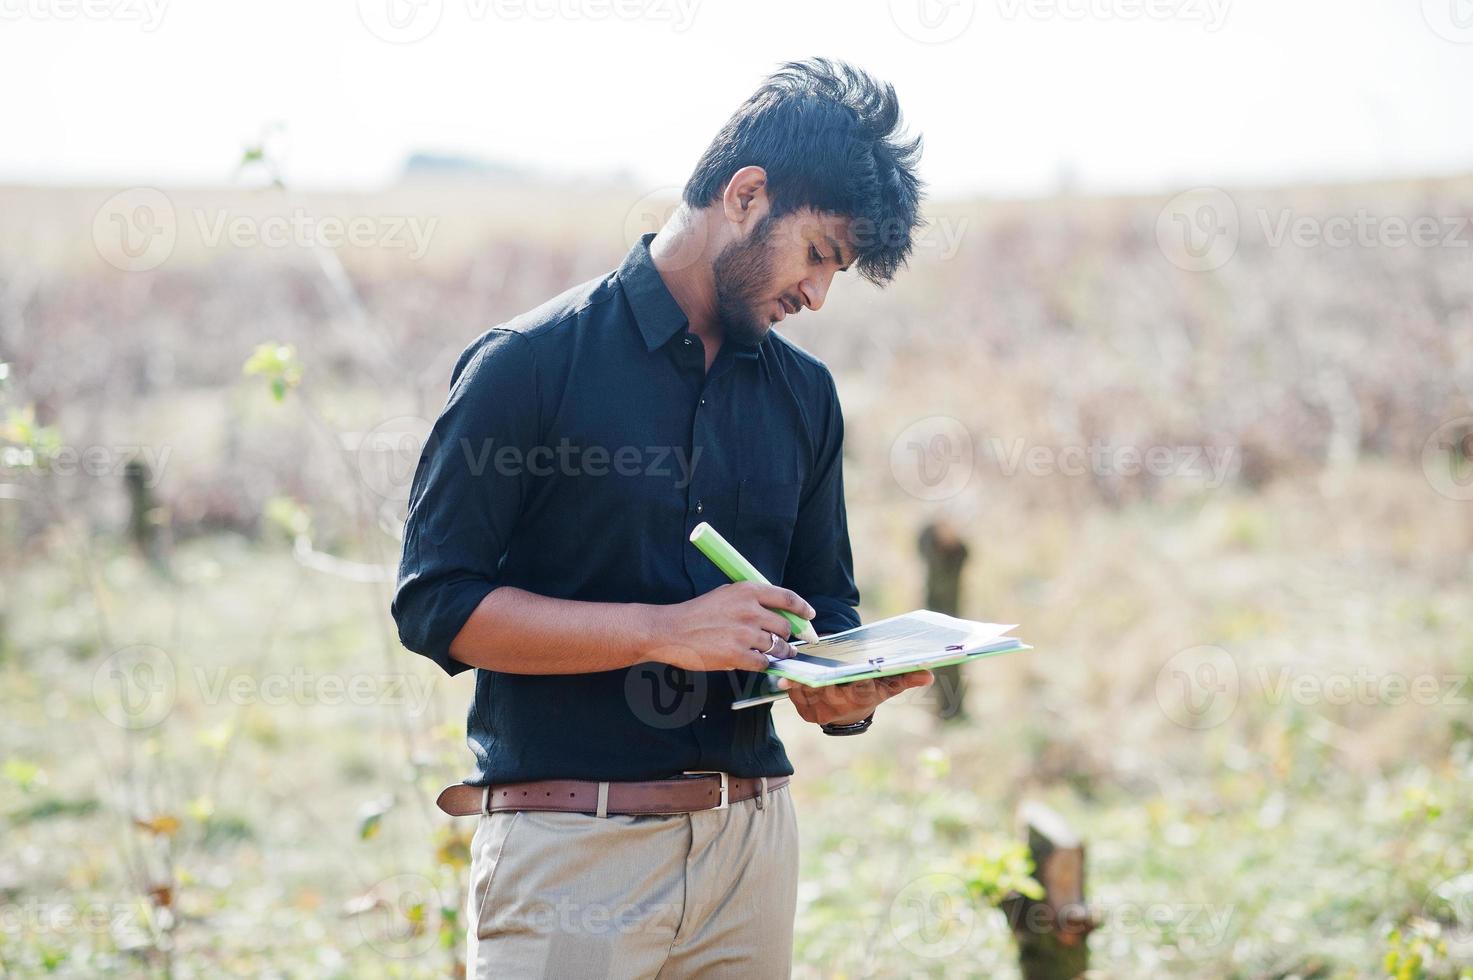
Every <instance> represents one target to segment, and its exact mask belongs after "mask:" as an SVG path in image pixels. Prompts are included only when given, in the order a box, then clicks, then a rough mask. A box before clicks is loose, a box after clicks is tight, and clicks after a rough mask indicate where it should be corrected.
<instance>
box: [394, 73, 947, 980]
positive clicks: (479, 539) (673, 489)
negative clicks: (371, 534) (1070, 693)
mask: <svg viewBox="0 0 1473 980" xmlns="http://www.w3.org/2000/svg"><path fill="white" fill-rule="evenodd" d="M899 122H900V116H899V108H898V104H897V102H896V98H895V93H894V89H893V88H892V87H891V86H889V85H882V84H880V83H878V82H876V81H875V80H874V79H872V78H871V77H869V76H868V75H866V74H865V73H863V72H861V71H858V70H856V69H854V68H851V67H849V66H847V65H843V64H836V63H831V62H828V61H824V60H812V61H808V62H801V63H791V64H788V65H785V66H783V67H782V68H781V69H780V70H779V71H778V72H777V73H776V74H774V75H773V76H771V77H770V78H769V79H768V80H767V81H766V82H765V83H764V84H763V85H762V86H761V88H759V89H758V91H757V92H756V93H755V94H754V95H753V96H752V97H751V98H750V99H749V100H747V102H746V103H745V104H744V105H742V107H741V108H740V109H738V110H737V112H736V114H735V115H734V116H733V117H732V118H731V120H730V121H729V122H728V123H727V124H726V126H725V127H724V128H723V129H722V130H721V132H720V133H719V134H717V136H716V138H715V140H714V141H713V142H712V143H711V145H710V147H709V148H708V149H707V150H706V152H705V154H704V155H703V156H702V158H701V160H700V162H699V164H698V165H697V167H696V170H695V172H694V174H692V176H691V178H690V181H689V183H688V184H687V185H686V187H685V191H684V194H683V196H682V197H683V203H682V205H681V206H680V208H679V209H678V211H677V212H676V214H675V215H673V216H672V217H671V219H670V221H669V222H668V223H667V224H666V225H665V227H664V228H663V229H661V230H660V232H659V233H658V234H656V235H653V236H646V238H645V239H643V240H642V241H640V242H639V243H638V244H636V245H635V246H634V248H633V249H632V250H631V251H630V253H629V255H628V257H627V258H626V259H625V260H624V262H623V264H622V265H621V266H620V267H619V269H618V270H616V271H615V272H613V273H611V274H609V275H607V276H605V277H603V278H601V279H598V280H595V281H593V282H590V283H586V284H584V285H582V286H578V287H576V288H574V289H572V290H570V291H569V292H567V293H564V294H563V295H562V296H559V297H557V298H556V299H554V300H551V301H550V302H548V303H547V304H545V305H543V306H541V307H539V308H538V309H536V310H533V311H532V312H530V313H526V314H524V315H522V316H520V317H517V318H516V319H514V320H512V321H511V322H510V323H508V324H505V325H503V326H500V327H497V328H495V329H492V330H490V331H489V332H487V333H486V334H484V335H483V336H481V337H480V338H478V339H477V340H476V341H475V342H474V343H472V344H471V346H470V347H469V348H468V349H467V350H466V351H465V353H464V354H463V355H462V356H461V358H460V361H459V363H458V364H457V365H456V368H455V372H454V375H453V379H452V385H451V390H450V396H449V399H448V401H447V403H446V405H445V409H444V412H443V413H442V414H441V416H440V418H439V420H438V421H437V422H436V424H435V428H434V432H433V434H432V436H431V439H430V441H429V443H428V444H427V446H426V449H425V452H424V454H423V456H422V458H421V460H420V463H419V467H418V470H417V472H416V474H415V480H414V486H413V490H412V493H411V497H410V505H409V518H408V522H407V524H406V526H405V533H404V557H403V563H402V565H401V568H400V572H399V580H398V587H397V590H396V593H395V596H394V603H393V613H394V616H395V618H396V620H397V621H398V624H399V634H400V637H401V639H402V641H403V643H404V645H405V646H406V647H408V648H409V649H411V650H414V651H417V652H419V653H422V654H424V655H425V656H427V657H429V658H431V659H432V660H434V661H435V662H436V663H438V664H439V665H440V666H441V667H443V668H444V669H445V670H446V671H447V672H449V673H451V674H455V673H458V672H460V671H462V670H466V669H468V668H471V667H474V668H476V692H475V701H474V703H473V704H472V706H471V710H470V714H469V719H468V737H469V742H470V746H471V748H472V750H473V751H474V752H475V755H476V772H475V774H474V776H473V777H471V778H470V779H469V780H468V781H467V783H466V784H463V785H460V786H456V787H452V788H450V789H448V790H446V792H445V793H444V794H442V796H441V805H442V806H443V807H444V808H445V809H447V810H448V811H449V812H452V813H459V814H474V813H479V814H480V818H479V820H480V823H479V826H478V828H477V830H476V834H475V839H474V842H473V844H472V868H471V887H470V896H469V917H468V920H467V933H468V945H469V949H468V963H467V966H468V974H469V975H470V976H473V977H477V976H498V977H534V976H537V977H544V976H545V977H606V976H614V977H626V976H628V977H636V976H638V977H653V976H656V975H659V976H663V977H687V976H698V975H707V976H713V975H721V976H742V977H748V976H751V977H773V976H786V975H787V974H788V972H789V962H790V959H791V952H792V936H793V914H794V907H795V902H796V890H797V881H796V875H797V839H796V828H795V822H794V817H793V809H792V803H791V801H790V800H789V796H788V790H787V786H786V784H787V778H788V776H790V775H791V774H792V772H793V767H792V765H791V764H790V763H789V761H788V758H787V755H786V753H785V751H784V749H783V746H782V743H781V742H780V741H779V740H778V738H777V735H776V733H775V731H774V729H773V725H772V720H771V718H770V706H762V707H758V708H751V709H744V710H733V709H732V708H731V704H732V701H733V700H734V699H736V698H738V697H741V696H744V695H745V694H747V693H749V692H751V691H752V690H753V689H754V687H755V681H756V680H758V675H757V673H756V672H758V671H761V670H762V669H764V667H765V666H766V665H767V662H768V660H767V657H768V656H774V657H786V656H789V655H791V653H792V650H791V648H790V647H789V645H788V643H787V639H788V638H789V635H790V634H789V626H788V621H787V620H786V619H785V618H784V617H783V616H781V615H779V613H778V612H777V610H787V611H789V612H792V613H795V614H797V615H798V616H801V617H804V618H806V619H810V620H812V622H813V625H814V627H815V628H816V629H817V631H818V632H819V633H832V632H835V631H838V630H842V629H847V628H849V627H852V626H857V625H859V618H858V615H857V614H856V612H855V608H856V606H857V605H858V603H859V594H858V591H857V590H856V588H855V585H854V578H853V573H852V564H853V563H852V559H851V557H850V549H849V536H848V526H847V522H846V518H845V510H844V492H843V479H842V474H841V467H842V456H841V449H842V440H843V419H842V416H841V414H840V410H839V401H838V396H837V393H836V391H835V388H834V382H833V379H832V377H831V376H830V374H829V371H828V369H827V368H825V367H824V365H823V364H822V363H821V362H819V361H818V360H817V359H816V358H814V357H812V356H811V355H809V354H807V353H805V352H804V351H802V350H800V349H799V348H797V347H796V346H794V345H793V344H792V343H790V342H788V341H787V340H785V339H784V338H782V337H780V336H778V335H777V334H775V333H772V332H771V328H772V325H773V323H775V322H780V321H782V320H783V319H784V318H786V317H788V316H791V315H793V314H795V313H797V312H799V311H800V310H804V309H808V310H814V311H816V310H818V309H819V308H820V307H821V306H822V305H823V303H824V299H825V296H826V295H827V293H828V290H829V287H830V285H831V284H832V281H833V278H834V276H835V275H836V274H837V273H840V272H845V271H849V270H856V271H857V272H858V273H859V274H861V275H863V276H865V277H866V278H868V279H870V280H872V281H874V282H876V283H881V284H883V283H885V282H887V281H888V280H889V279H890V278H891V277H892V276H893V275H894V274H895V272H896V271H897V270H898V269H899V268H900V266H901V265H903V264H904V262H905V259H906V256H907V255H908V253H909V251H910V248H911V235H912V232H913V230H914V229H915V227H916V226H917V224H918V216H917V212H918V207H919V201H920V186H919V181H918V180H917V177H916V175H915V172H914V166H915V162H916V159H917V157H918V156H919V141H918V140H917V141H913V142H903V141H901V139H900V137H899V135H898V133H899ZM702 521H707V522H709V523H710V524H711V525H712V526H713V527H715V528H716V529H717V530H718V531H720V532H721V533H722V534H723V535H725V536H726V537H727V538H728V539H729V540H730V541H731V542H732V543H733V544H734V545H735V546H736V548H737V549H738V550H739V551H741V552H742V553H743V554H744V555H746V556H747V558H748V559H750V560H751V561H752V563H753V564H754V565H756V566H757V568H758V569H760V570H761V571H762V572H763V574H764V575H765V576H766V577H767V578H768V580H769V581H771V582H774V583H779V584H777V585H772V586H758V585H755V584H752V583H744V584H739V585H733V584H728V583H725V579H724V578H723V576H722V574H721V573H720V571H718V570H717V569H716V567H715V566H714V565H712V564H711V562H710V561H708V560H707V559H706V558H705V557H703V556H702V555H701V553H700V552H698V551H697V550H696V549H695V547H693V546H692V545H691V544H690V543H689V542H688V540H687V538H688V535H689V534H690V532H691V530H692V529H693V528H694V527H695V525H696V524H698V523H700V522H702ZM929 680H930V675H929V674H926V673H916V674H911V675H906V676H903V677H899V678H890V679H888V680H885V681H879V682H866V683H858V684H852V685H848V686H846V687H845V688H842V689H841V688H821V689H812V690H810V689H806V688H799V689H795V690H793V691H792V692H791V696H792V700H793V703H794V705H795V706H796V708H797V711H798V713H799V714H800V715H801V716H802V717H803V718H804V719H805V720H807V721H809V722H813V723H817V724H820V725H823V726H824V730H825V731H827V732H829V733H831V734H854V733H858V732H862V731H863V730H864V729H865V728H867V727H868V726H869V724H870V723H871V719H872V716H873V714H874V710H875V706H876V705H878V704H879V703H880V702H882V701H884V700H886V699H887V698H890V697H893V696H894V695H896V694H898V693H900V692H901V691H902V690H905V689H907V688H910V687H915V686H919V685H922V684H925V683H929Z"/></svg>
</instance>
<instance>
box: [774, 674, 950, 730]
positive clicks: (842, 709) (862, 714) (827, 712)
mask: <svg viewBox="0 0 1473 980" xmlns="http://www.w3.org/2000/svg"><path fill="white" fill-rule="evenodd" d="M931 681H932V676H931V672H930V671H929V670H913V671H911V672H910V673H908V674H895V675H893V676H891V677H877V678H874V679H872V680H863V681H853V682H851V683H849V684H832V685H830V686H828V687H809V686H808V685H807V684H800V683H798V682H797V681H790V680H788V679H787V678H786V677H785V678H783V679H782V680H781V681H780V682H778V687H780V688H783V689H784V690H786V691H787V692H788V696H789V697H790V698H792V701H793V706H794V707H796V708H797V709H798V714H799V715H800V716H802V718H803V720H804V721H811V722H813V723H814V724H816V725H852V724H854V723H855V722H859V721H864V719H866V718H868V717H869V716H870V715H871V714H872V713H873V712H874V710H875V706H876V705H878V704H880V703H881V702H883V701H888V700H890V699H891V698H893V697H894V696H895V695H897V694H899V693H901V692H902V691H908V690H910V689H911V688H913V687H925V686H926V685H927V684H930V683H931Z"/></svg>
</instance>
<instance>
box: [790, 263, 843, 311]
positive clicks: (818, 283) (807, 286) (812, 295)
mask: <svg viewBox="0 0 1473 980" xmlns="http://www.w3.org/2000/svg"><path fill="white" fill-rule="evenodd" d="M833 281H834V274H833V273H832V272H828V271H825V272H823V273H820V274H819V275H818V276H817V277H812V276H810V277H809V278H807V279H804V280H803V282H802V284H801V285H800V286H799V287H798V288H799V291H800V292H802V294H803V303H804V305H805V306H807V307H808V308H809V309H810V310H813V311H815V312H817V311H818V310H819V309H821V308H822V307H823V301H824V299H826V298H827V297H828V294H829V284H830V283H832V282H833Z"/></svg>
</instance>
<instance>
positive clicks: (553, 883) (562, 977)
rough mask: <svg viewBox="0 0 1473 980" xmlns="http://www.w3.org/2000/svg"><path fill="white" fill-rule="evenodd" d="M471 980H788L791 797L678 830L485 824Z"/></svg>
mask: <svg viewBox="0 0 1473 980" xmlns="http://www.w3.org/2000/svg"><path fill="white" fill-rule="evenodd" d="M477 819H479V821H480V824H479V826H478V827H477V828H476V835H475V839H474V840H473V841H472V843H471V885H470V896H469V903H468V904H469V915H468V917H467V919H466V924H467V928H466V934H467V935H466V938H467V946H468V949H467V952H466V976H467V977H468V978H476V980H479V978H485V977H496V978H503V977H509V978H516V980H521V978H539V977H546V978H557V980H602V978H625V977H660V978H662V980H667V978H683V977H740V978H743V980H747V978H751V980H764V978H768V977H787V976H788V975H789V974H790V971H791V963H792V952H793V914H794V911H795V907H796V904H797V888H798V828H797V823H796V819H795V817H794V814H793V802H792V799H791V797H790V796H789V795H788V787H786V786H784V787H782V788H781V789H777V790H773V791H772V792H771V793H770V794H768V797H767V802H766V805H765V806H759V803H758V801H757V800H744V801H742V802H741V803H733V804H732V805H731V806H730V807H728V808H727V809H725V810H704V811H701V812H699V813H691V814H681V815H678V816H641V817H631V816H610V817H603V818H599V817H594V816H588V815H585V814H581V813H543V812H537V811H530V810H528V811H519V812H513V813H493V814H489V815H487V814H482V815H481V816H480V817H479V818H477Z"/></svg>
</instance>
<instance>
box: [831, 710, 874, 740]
mask: <svg viewBox="0 0 1473 980" xmlns="http://www.w3.org/2000/svg"><path fill="white" fill-rule="evenodd" d="M874 723H875V713H874V712H873V711H871V712H870V713H869V717H868V718H864V719H861V720H860V721H856V722H852V723H850V724H848V725H819V726H818V727H819V728H822V729H823V733H824V734H825V735H863V734H864V733H865V732H867V731H869V726H871V725H873V724H874Z"/></svg>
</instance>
